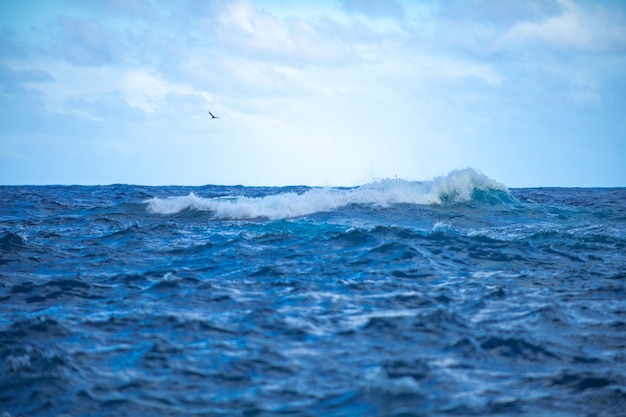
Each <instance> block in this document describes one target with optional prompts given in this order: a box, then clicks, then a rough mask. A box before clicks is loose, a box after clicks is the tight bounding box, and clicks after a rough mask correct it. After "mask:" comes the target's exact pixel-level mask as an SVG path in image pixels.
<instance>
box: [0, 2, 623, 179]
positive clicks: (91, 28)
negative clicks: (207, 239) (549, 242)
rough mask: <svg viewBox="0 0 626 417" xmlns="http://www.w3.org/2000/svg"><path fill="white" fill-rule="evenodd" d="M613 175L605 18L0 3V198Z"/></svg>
mask: <svg viewBox="0 0 626 417" xmlns="http://www.w3.org/2000/svg"><path fill="white" fill-rule="evenodd" d="M208 110H211V111H212V112H213V113H215V114H216V115H218V116H220V119H215V120H212V119H211V118H210V116H209V114H208ZM625 160H626V2H623V1H595V2H591V1H575V0H527V1H523V2H521V1H517V0H508V1H505V0H503V1H488V0H467V1H455V0H446V1H421V2H418V1H400V0H316V1H311V2H307V1H298V2H295V1H292V0H271V1H270V0H267V1H262V0H257V1H247V0H232V1H222V0H188V1H185V0H180V1H176V2H171V1H159V0H152V1H150V0H111V1H93V2H91V1H90V2H85V1H79V0H66V1H35V0H23V1H19V2H9V1H2V2H0V184H52V183H54V184H57V183H60V184H110V183H132V184H146V185H164V184H180V185H201V184H209V183H210V184H244V185H287V184H308V185H358V184H363V183H366V182H370V181H372V180H375V179H380V178H388V177H399V178H404V179H408V180H423V179H430V178H432V177H435V176H439V175H445V174H446V173H448V172H449V171H451V170H454V169H460V168H465V167H473V168H475V169H477V170H480V171H482V172H483V173H485V174H486V175H488V176H489V177H491V178H494V179H496V180H498V181H500V182H502V183H504V184H505V185H507V186H510V187H524V186H626V161H625Z"/></svg>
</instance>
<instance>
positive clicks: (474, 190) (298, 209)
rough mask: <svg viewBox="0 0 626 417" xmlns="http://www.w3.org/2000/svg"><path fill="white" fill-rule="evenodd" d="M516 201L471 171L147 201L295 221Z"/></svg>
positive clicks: (172, 208)
mask: <svg viewBox="0 0 626 417" xmlns="http://www.w3.org/2000/svg"><path fill="white" fill-rule="evenodd" d="M503 199H504V200H506V201H510V200H512V197H511V195H510V194H509V191H508V189H507V187H506V186H504V185H502V184H500V183H499V182H497V181H495V180H492V179H491V178H489V177H487V176H486V175H484V174H482V173H480V172H477V171H475V170H474V169H471V168H467V169H463V170H456V171H452V172H450V173H449V174H448V175H446V176H443V177H437V178H435V179H433V180H431V181H406V180H402V179H384V180H380V181H376V182H372V183H369V184H365V185H361V186H358V187H354V188H333V187H325V188H311V189H309V190H307V191H305V192H303V193H295V192H288V193H281V194H274V195H267V196H264V197H246V196H228V197H216V198H203V197H199V196H197V195H196V194H194V193H189V194H188V195H186V196H177V197H167V198H157V197H154V198H151V199H148V200H145V201H144V203H146V204H147V206H148V211H149V212H151V213H157V214H164V215H167V214H176V213H180V212H182V211H185V210H200V211H208V212H211V213H212V214H213V216H214V217H215V218H217V219H225V220H226V219H230V220H249V219H258V218H267V219H270V220H277V219H285V218H295V217H301V216H306V215H310V214H313V213H318V212H328V211H333V210H337V209H339V208H342V207H346V206H349V205H353V204H357V205H367V206H374V207H388V206H390V205H392V204H415V205H450V204H456V203H466V202H470V201H474V200H475V201H479V202H490V201H493V200H496V201H502V200H503Z"/></svg>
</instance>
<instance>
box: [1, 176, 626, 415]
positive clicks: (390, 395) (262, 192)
mask: <svg viewBox="0 0 626 417" xmlns="http://www.w3.org/2000/svg"><path fill="white" fill-rule="evenodd" d="M0 303H1V304H0V305H1V309H0V415H1V416H3V417H17V416H65V417H67V416H118V417H119V416H140V415H141V416H259V417H270V416H272V417H273V416H397V417H400V416H403V417H409V416H486V415H495V416H520V415H523V416H624V415H626V188H612V189H607V188H535V189H508V188H507V187H505V186H504V185H502V184H500V183H499V182H497V181H495V180H492V179H490V178H488V177H486V176H484V175H483V174H481V173H478V172H476V171H474V170H471V169H465V170H459V171H454V172H451V173H450V174H449V175H447V176H444V177H440V178H436V179H434V180H430V181H404V180H401V179H387V180H379V181H374V182H372V183H370V184H365V185H362V186H358V187H349V188H332V187H322V188H317V187H305V186H293V187H243V186H216V185H206V186H201V187H186V186H162V187H148V186H140V185H109V186H52V185H51V186H2V187H0Z"/></svg>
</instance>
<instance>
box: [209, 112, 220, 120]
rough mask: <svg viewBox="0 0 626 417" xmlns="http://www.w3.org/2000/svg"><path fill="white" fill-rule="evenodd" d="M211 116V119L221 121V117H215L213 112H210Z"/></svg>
mask: <svg viewBox="0 0 626 417" xmlns="http://www.w3.org/2000/svg"><path fill="white" fill-rule="evenodd" d="M209 114H210V115H211V119H219V117H217V116H214V115H213V113H211V110H209Z"/></svg>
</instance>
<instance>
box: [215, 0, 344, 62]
mask: <svg viewBox="0 0 626 417" xmlns="http://www.w3.org/2000/svg"><path fill="white" fill-rule="evenodd" d="M218 25H219V26H218V27H217V28H215V30H213V35H214V38H215V39H216V40H220V41H222V42H224V43H226V45H227V47H228V48H231V49H232V52H233V53H236V54H245V55H246V56H248V57H256V58H259V59H276V60H288V61H289V62H293V63H303V64H321V65H328V64H341V63H345V62H346V61H348V60H349V59H350V56H351V50H350V48H349V46H348V45H346V44H345V43H343V42H342V41H341V40H340V39H337V38H336V37H334V36H333V35H332V34H329V33H324V32H323V31H322V30H321V28H320V27H319V26H317V25H316V24H315V23H314V22H312V21H310V20H306V19H300V18H296V17H291V18H287V19H285V20H282V21H281V20H280V19H278V18H277V17H276V16H274V15H272V14H270V13H267V12H263V11H259V10H257V8H256V7H255V5H254V4H253V3H252V2H250V1H235V2H232V3H228V5H227V6H226V7H225V8H224V9H222V10H221V12H220V15H219V19H218ZM250 54H251V55H250Z"/></svg>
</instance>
